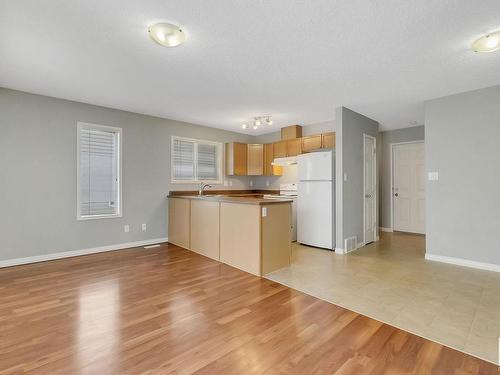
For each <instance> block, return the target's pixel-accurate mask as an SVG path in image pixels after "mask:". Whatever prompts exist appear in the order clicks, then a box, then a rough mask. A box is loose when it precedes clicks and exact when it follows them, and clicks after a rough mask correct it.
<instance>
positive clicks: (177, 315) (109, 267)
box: [0, 244, 497, 374]
mask: <svg viewBox="0 0 500 375" xmlns="http://www.w3.org/2000/svg"><path fill="white" fill-rule="evenodd" d="M195 372H197V373H200V374H262V373H266V374H275V373H290V374H309V373H315V374H335V373H342V374H431V373H432V374H497V367H496V366H494V365H493V364H490V363H487V362H484V361H481V360H479V359H476V358H474V357H471V356H468V355H466V354H463V353H461V352H458V351H455V350H452V349H449V348H446V347H443V346H441V345H439V344H436V343H433V342H431V341H428V340H425V339H423V338H420V337H417V336H414V335H412V334H409V333H407V332H405V331H402V330H399V329H396V328H394V327H391V326H389V325H386V324H383V323H380V322H378V321H376V320H373V319H370V318H367V317H364V316H362V315H359V314H356V313H354V312H351V311H349V310H346V309H343V308H341V307H338V306H335V305H332V304H329V303H327V302H324V301H322V300H319V299H317V298H314V297H311V296H309V295H307V294H304V293H301V292H298V291H296V290H293V289H290V288H288V287H285V286H282V285H280V284H277V283H275V282H272V281H270V280H266V279H262V278H258V277H256V276H252V275H250V274H247V273H245V272H242V271H239V270H237V269H234V268H231V267H229V266H226V265H223V264H221V263H218V262H216V261H213V260H210V259H208V258H205V257H202V256H200V255H197V254H195V253H192V252H190V251H187V250H184V249H182V248H179V247H177V246H173V245H166V244H165V245H162V246H161V247H159V248H153V249H143V248H138V249H130V250H121V251H117V252H109V253H103V254H96V255H90V256H84V257H78V258H71V259H64V260H59V261H52V262H46V263H39V264H33V265H26V266H18V267H12V268H6V269H1V270H0V374H17V373H39V374H70V373H88V374H138V373H154V374H163V373H179V374H191V373H195Z"/></svg>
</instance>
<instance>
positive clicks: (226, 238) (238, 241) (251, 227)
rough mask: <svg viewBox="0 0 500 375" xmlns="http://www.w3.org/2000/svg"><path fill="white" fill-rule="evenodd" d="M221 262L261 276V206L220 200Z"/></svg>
mask: <svg viewBox="0 0 500 375" xmlns="http://www.w3.org/2000/svg"><path fill="white" fill-rule="evenodd" d="M220 228H221V238H220V261H221V262H222V263H226V264H229V265H230V266H233V267H236V268H239V269H241V270H243V271H247V272H250V273H253V274H254V275H258V276H260V275H261V273H260V206H259V205H252V204H235V203H221V207H220Z"/></svg>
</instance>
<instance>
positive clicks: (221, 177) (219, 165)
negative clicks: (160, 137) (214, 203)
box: [170, 135, 224, 185]
mask: <svg viewBox="0 0 500 375" xmlns="http://www.w3.org/2000/svg"><path fill="white" fill-rule="evenodd" d="M176 140H180V141H188V142H194V143H195V147H194V157H193V158H194V162H195V164H194V168H195V173H194V174H195V177H196V178H195V179H193V180H179V179H176V178H175V176H174V142H175V141H176ZM200 143H203V144H208V145H213V146H215V147H216V150H217V170H218V171H219V173H218V176H217V180H206V179H199V178H198V144H200ZM223 165H224V145H223V144H222V142H215V141H208V140H206V139H196V138H187V137H179V136H176V135H173V136H172V137H171V142H170V182H171V183H172V184H199V183H201V182H204V183H208V184H212V185H222V184H223V183H224V174H223V170H222V169H223Z"/></svg>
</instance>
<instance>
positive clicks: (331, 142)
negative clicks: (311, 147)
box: [321, 132, 335, 148]
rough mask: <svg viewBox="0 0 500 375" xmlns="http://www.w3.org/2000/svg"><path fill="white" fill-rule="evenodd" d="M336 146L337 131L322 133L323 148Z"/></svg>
mask: <svg viewBox="0 0 500 375" xmlns="http://www.w3.org/2000/svg"><path fill="white" fill-rule="evenodd" d="M334 147H335V133H334V132H332V133H323V134H321V148H334Z"/></svg>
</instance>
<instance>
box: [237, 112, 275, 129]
mask: <svg viewBox="0 0 500 375" xmlns="http://www.w3.org/2000/svg"><path fill="white" fill-rule="evenodd" d="M271 118H272V116H271V115H264V116H255V117H254V118H253V119H252V120H251V121H250V125H251V126H252V129H254V130H257V129H258V128H259V126H261V125H262V124H263V123H264V121H265V123H266V124H267V125H272V124H273V120H272V119H271ZM241 127H242V128H243V129H248V128H249V125H248V123H244V124H243V125H241Z"/></svg>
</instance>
